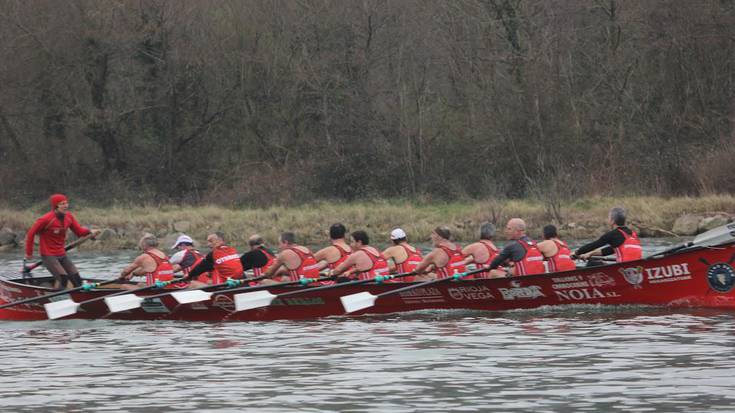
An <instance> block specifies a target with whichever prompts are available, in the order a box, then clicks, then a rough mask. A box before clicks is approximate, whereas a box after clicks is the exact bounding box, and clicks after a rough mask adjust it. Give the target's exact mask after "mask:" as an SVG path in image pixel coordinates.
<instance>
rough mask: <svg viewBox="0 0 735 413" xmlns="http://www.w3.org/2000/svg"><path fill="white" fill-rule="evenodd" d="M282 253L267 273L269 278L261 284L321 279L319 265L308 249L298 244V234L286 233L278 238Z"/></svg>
mask: <svg viewBox="0 0 735 413" xmlns="http://www.w3.org/2000/svg"><path fill="white" fill-rule="evenodd" d="M278 247H279V249H280V252H279V253H278V255H276V260H275V261H274V262H273V265H271V266H270V268H268V270H267V271H266V272H265V274H263V275H265V276H267V277H268V278H266V279H264V280H261V281H260V282H261V284H264V285H268V284H274V283H277V282H288V281H299V280H300V279H302V278H313V279H316V278H319V264H318V263H317V262H316V259H315V258H314V255H313V254H312V253H311V250H309V249H308V248H306V247H304V246H302V245H298V244H296V234H294V233H293V232H284V233H282V234H281V236H280V237H279V238H278Z"/></svg>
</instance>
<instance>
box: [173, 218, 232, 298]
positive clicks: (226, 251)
mask: <svg viewBox="0 0 735 413" xmlns="http://www.w3.org/2000/svg"><path fill="white" fill-rule="evenodd" d="M207 245H208V246H209V248H211V252H210V253H209V254H207V255H206V256H205V257H204V259H203V260H202V261H201V262H200V263H199V264H198V265H197V266H196V267H194V269H192V270H191V272H189V274H188V275H186V277H185V279H186V281H191V283H190V286H191V288H201V287H206V286H207V283H203V282H201V281H193V280H196V278H197V277H199V275H201V274H203V273H205V272H208V273H209V275H210V277H211V283H212V284H222V283H224V282H226V281H227V279H228V278H232V279H240V278H242V277H243V271H242V263H240V254H238V253H237V250H236V249H234V248H232V247H230V246H228V245H226V243H225V235H224V234H223V233H222V232H219V231H217V232H213V233H211V234H209V235H207Z"/></svg>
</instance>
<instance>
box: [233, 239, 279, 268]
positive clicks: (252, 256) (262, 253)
mask: <svg viewBox="0 0 735 413" xmlns="http://www.w3.org/2000/svg"><path fill="white" fill-rule="evenodd" d="M248 245H249V246H250V251H248V252H246V253H245V254H242V257H240V262H241V263H242V269H243V270H244V271H247V270H251V269H252V270H253V277H260V276H261V275H263V273H265V271H267V270H268V268H270V266H271V265H273V262H275V260H276V256H275V254H273V253H272V252H271V250H269V249H268V248H267V247H266V246H265V240H263V237H261V236H260V235H258V234H253V235H252V236H251V237H250V238H248Z"/></svg>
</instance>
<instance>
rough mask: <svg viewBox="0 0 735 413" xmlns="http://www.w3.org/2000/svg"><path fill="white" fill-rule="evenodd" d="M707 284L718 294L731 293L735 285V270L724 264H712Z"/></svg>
mask: <svg viewBox="0 0 735 413" xmlns="http://www.w3.org/2000/svg"><path fill="white" fill-rule="evenodd" d="M707 283H708V284H709V286H710V287H712V289H713V290H715V291H717V292H721V293H727V292H730V290H732V287H733V285H735V270H733V268H732V266H731V265H730V264H725V263H724V262H718V263H715V264H712V265H710V266H709V268H707Z"/></svg>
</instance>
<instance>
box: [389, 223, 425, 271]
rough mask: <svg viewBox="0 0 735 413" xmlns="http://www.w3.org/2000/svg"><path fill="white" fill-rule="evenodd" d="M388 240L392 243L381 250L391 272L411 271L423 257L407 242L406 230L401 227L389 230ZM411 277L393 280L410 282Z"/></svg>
mask: <svg viewBox="0 0 735 413" xmlns="http://www.w3.org/2000/svg"><path fill="white" fill-rule="evenodd" d="M390 240H391V242H392V243H393V245H392V246H390V247H388V248H386V249H385V251H383V256H384V257H385V259H386V260H387V261H388V268H389V269H390V272H391V273H393V274H405V273H407V272H413V271H414V270H415V269H416V267H417V266H418V265H419V264H420V263H421V260H422V259H423V256H422V254H421V251H420V250H419V249H418V248H416V247H414V246H412V245H411V244H409V243H408V237H407V236H406V232H405V231H404V230H402V229H401V228H396V229H394V230H393V231H391V232H390ZM413 279H414V277H413V276H409V277H403V278H401V279H398V280H395V281H396V282H412V281H413Z"/></svg>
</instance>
